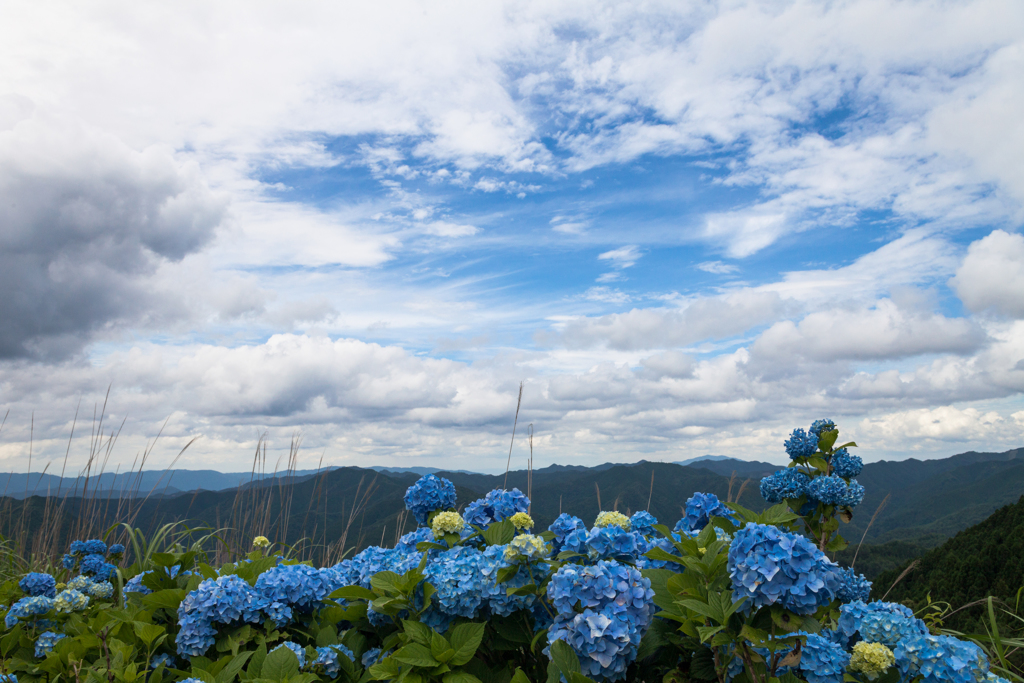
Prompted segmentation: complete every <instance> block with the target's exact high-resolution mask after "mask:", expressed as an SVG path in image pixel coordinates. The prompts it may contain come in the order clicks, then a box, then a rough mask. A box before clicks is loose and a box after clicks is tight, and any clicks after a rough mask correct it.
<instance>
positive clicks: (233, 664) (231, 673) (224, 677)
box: [217, 648, 286, 683]
mask: <svg viewBox="0 0 1024 683" xmlns="http://www.w3.org/2000/svg"><path fill="white" fill-rule="evenodd" d="M282 649H286V648H282ZM252 655H253V653H252V652H240V653H238V654H237V655H235V656H234V657H232V659H231V661H230V662H228V663H227V665H226V666H225V667H224V668H223V669H221V670H220V673H218V674H217V683H231V681H233V680H235V676H237V675H238V672H239V671H241V670H242V667H243V666H245V663H246V662H247V661H249V657H252Z"/></svg>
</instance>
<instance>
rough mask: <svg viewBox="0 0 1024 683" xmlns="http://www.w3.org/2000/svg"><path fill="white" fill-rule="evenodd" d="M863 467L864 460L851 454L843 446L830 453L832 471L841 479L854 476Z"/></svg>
mask: <svg viewBox="0 0 1024 683" xmlns="http://www.w3.org/2000/svg"><path fill="white" fill-rule="evenodd" d="M863 469H864V461H863V460H861V459H860V456H859V455H852V454H851V453H850V452H849V451H847V450H846V449H845V448H840V449H839V450H838V451H836V452H835V453H833V454H832V472H834V473H835V474H836V475H838V476H840V477H842V478H843V479H850V478H852V477H856V476H857V475H858V474H860V472H861V470H863Z"/></svg>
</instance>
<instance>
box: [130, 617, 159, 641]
mask: <svg viewBox="0 0 1024 683" xmlns="http://www.w3.org/2000/svg"><path fill="white" fill-rule="evenodd" d="M132 627H133V628H134V629H135V635H137V636H138V637H139V640H141V641H142V642H143V643H145V644H146V647H149V646H150V645H151V644H152V643H153V641H154V640H156V639H157V638H159V637H160V636H161V635H162V634H163V633H164V627H163V626H157V625H156V624H145V623H143V622H141V621H136V622H135V623H133V624H132Z"/></svg>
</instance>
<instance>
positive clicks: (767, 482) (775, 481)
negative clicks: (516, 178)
mask: <svg viewBox="0 0 1024 683" xmlns="http://www.w3.org/2000/svg"><path fill="white" fill-rule="evenodd" d="M810 483H811V478H810V477H808V476H807V475H806V474H804V473H803V472H801V471H800V470H798V469H796V468H795V467H787V468H786V469H784V470H779V471H778V472H776V473H775V474H771V475H768V476H767V477H765V478H764V479H762V480H761V497H762V498H764V499H765V500H766V501H768V502H769V503H772V504H774V503H781V502H782V501H783V500H785V499H786V498H799V497H800V496H802V495H804V494H806V493H807V487H808V486H809V485H810Z"/></svg>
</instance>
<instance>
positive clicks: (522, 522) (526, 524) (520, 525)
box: [508, 512, 533, 531]
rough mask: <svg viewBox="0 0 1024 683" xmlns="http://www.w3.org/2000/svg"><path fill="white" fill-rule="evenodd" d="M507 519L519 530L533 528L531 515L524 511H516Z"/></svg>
mask: <svg viewBox="0 0 1024 683" xmlns="http://www.w3.org/2000/svg"><path fill="white" fill-rule="evenodd" d="M508 519H509V521H510V522H512V526H514V527H515V528H516V529H519V530H520V531H521V530H523V529H532V528H533V517H531V516H530V515H528V514H526V513H525V512H517V513H516V514H514V515H512V516H511V517H509V518H508Z"/></svg>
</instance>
